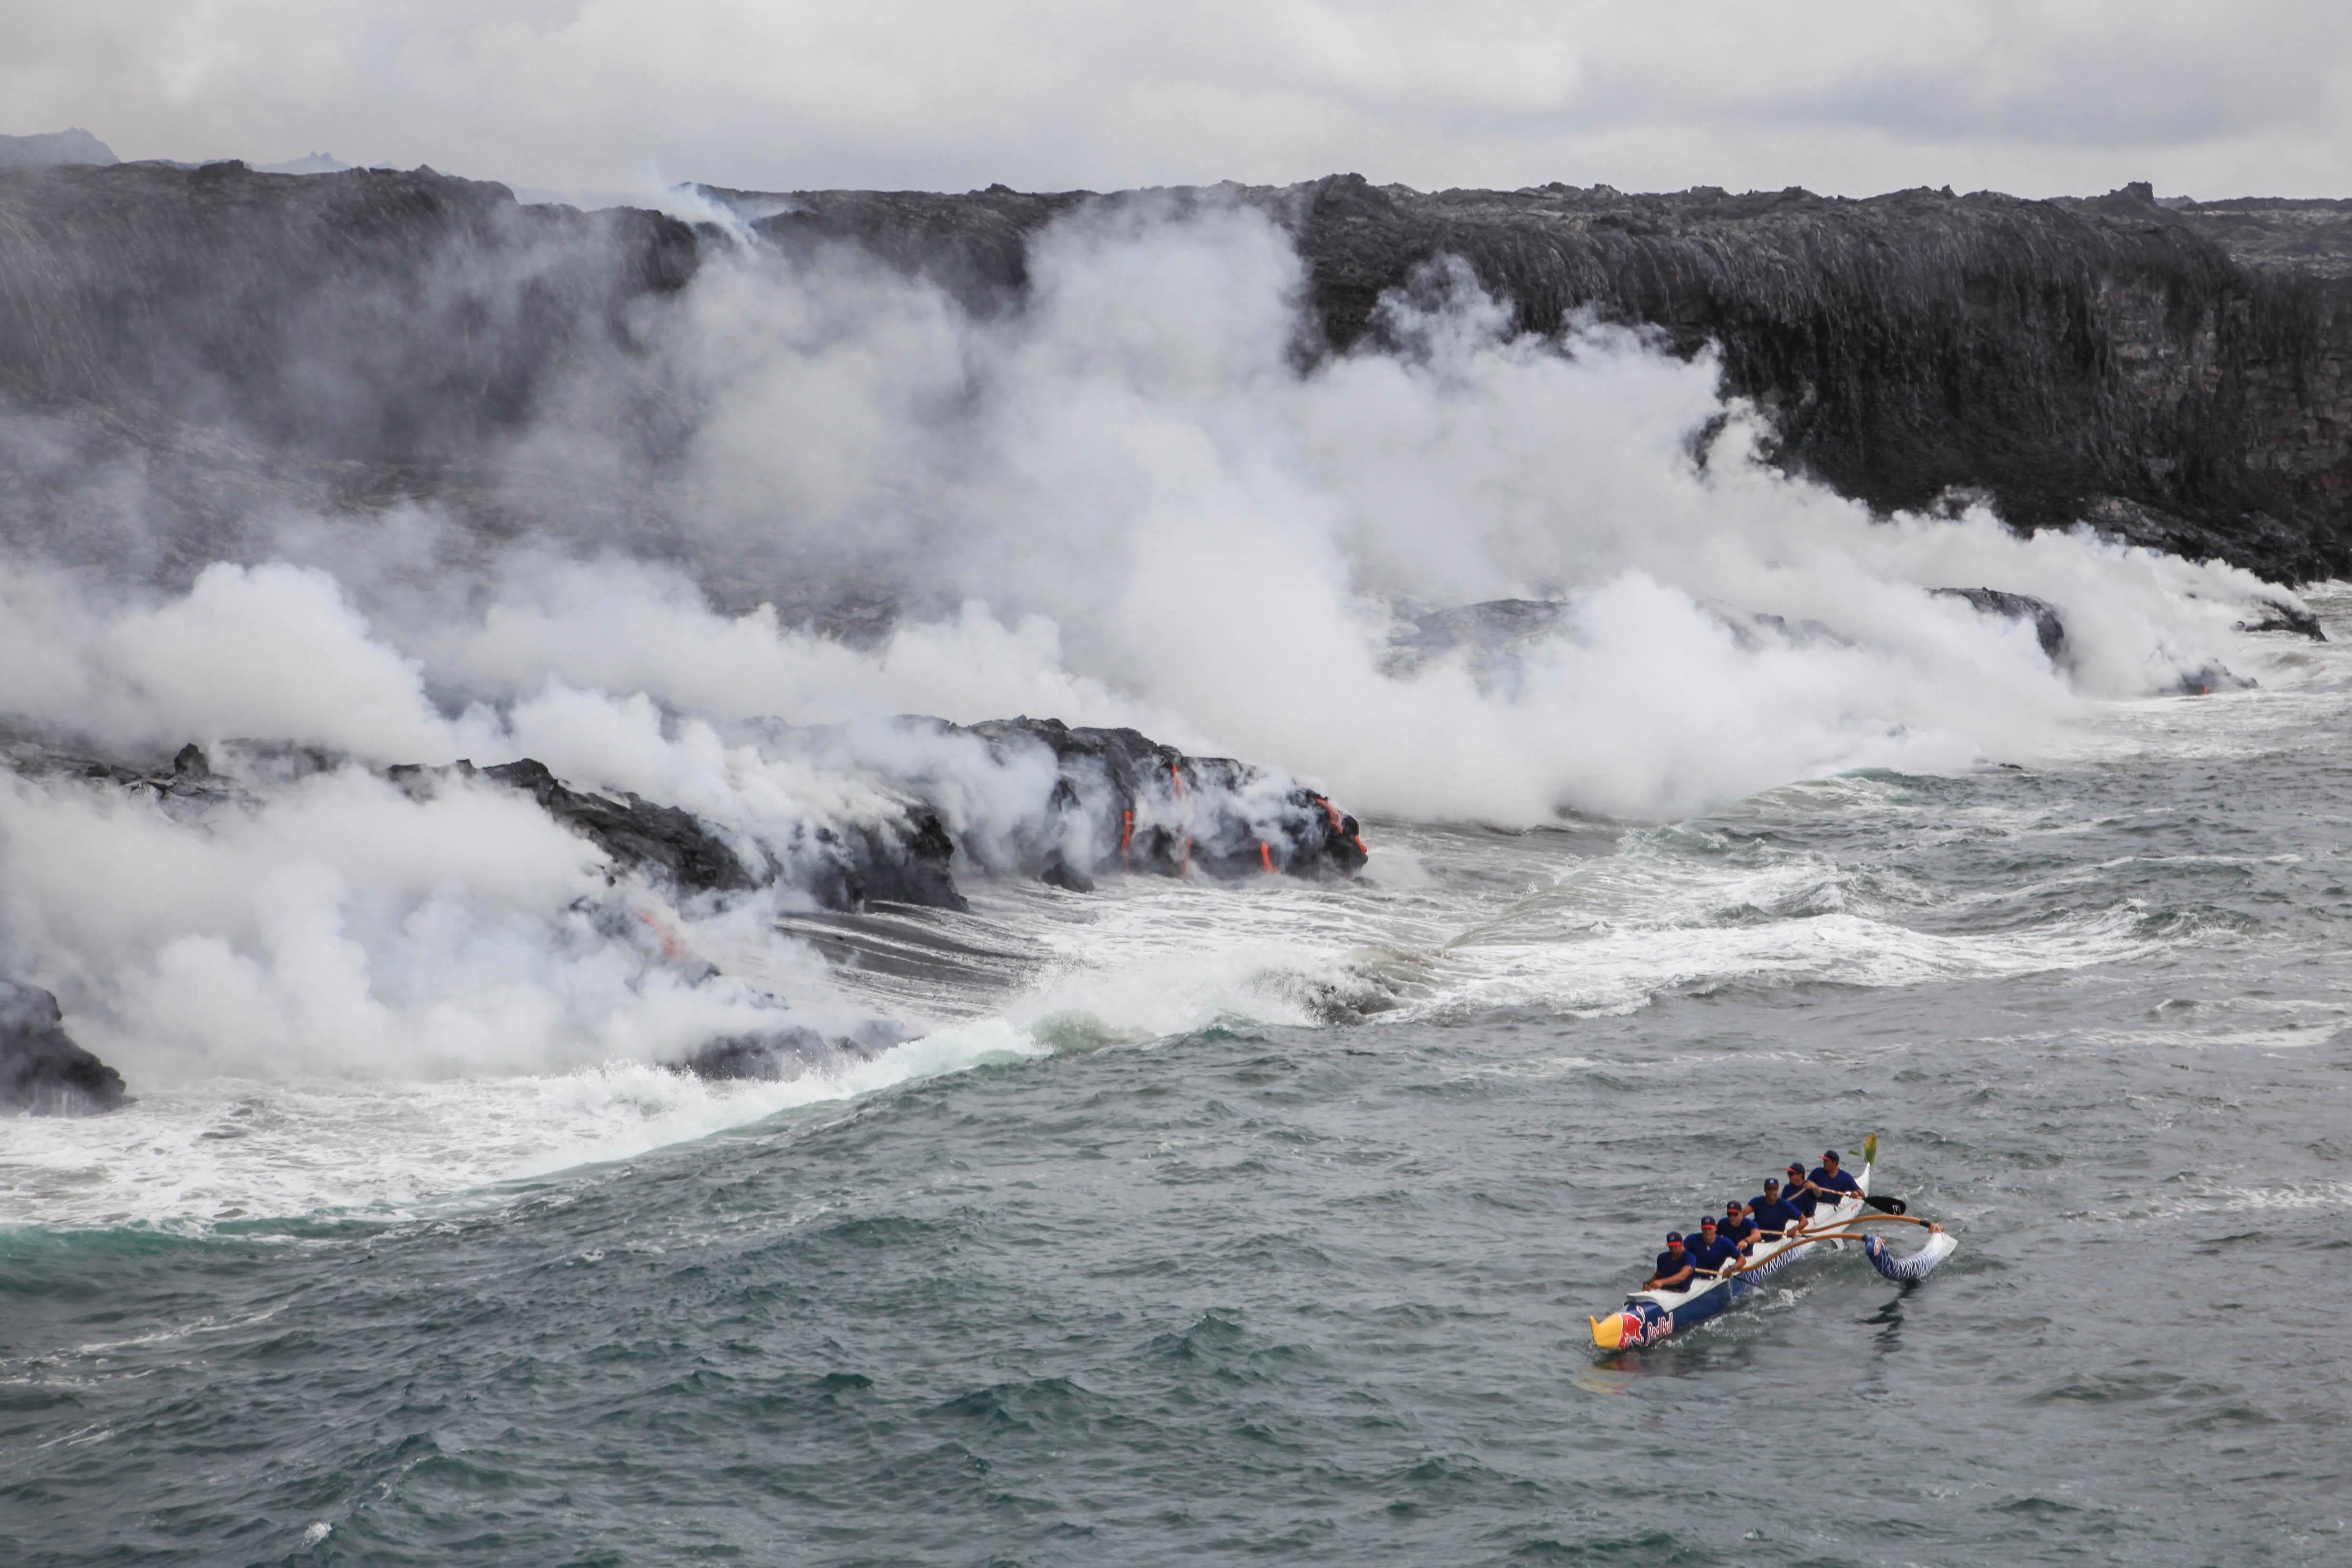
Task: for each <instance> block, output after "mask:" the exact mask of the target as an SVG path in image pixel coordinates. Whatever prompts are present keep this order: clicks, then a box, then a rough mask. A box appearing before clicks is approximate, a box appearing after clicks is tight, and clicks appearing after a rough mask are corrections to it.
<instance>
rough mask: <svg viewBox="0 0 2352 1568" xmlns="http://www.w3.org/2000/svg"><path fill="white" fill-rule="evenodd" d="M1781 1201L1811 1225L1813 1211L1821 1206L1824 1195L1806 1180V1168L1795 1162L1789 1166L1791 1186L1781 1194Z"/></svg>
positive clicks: (1791, 1162)
mask: <svg viewBox="0 0 2352 1568" xmlns="http://www.w3.org/2000/svg"><path fill="white" fill-rule="evenodd" d="M1780 1201H1781V1202H1782V1203H1785V1204H1787V1205H1789V1206H1790V1208H1792V1209H1795V1210H1796V1211H1797V1215H1798V1217H1800V1218H1801V1219H1803V1220H1804V1221H1806V1222H1807V1223H1808V1224H1811V1221H1812V1217H1813V1211H1814V1210H1815V1209H1816V1208H1819V1207H1820V1206H1821V1202H1822V1194H1819V1193H1817V1192H1815V1191H1814V1190H1813V1184H1812V1183H1811V1182H1809V1181H1807V1180H1805V1168H1804V1166H1802V1165H1801V1164H1798V1163H1796V1162H1794V1161H1790V1164H1789V1184H1788V1186H1787V1187H1785V1188H1783V1189H1782V1190H1781V1193H1780Z"/></svg>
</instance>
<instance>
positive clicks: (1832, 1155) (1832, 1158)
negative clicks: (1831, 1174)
mask: <svg viewBox="0 0 2352 1568" xmlns="http://www.w3.org/2000/svg"><path fill="white" fill-rule="evenodd" d="M1837 1157H1838V1155H1837V1151H1836V1150H1834V1149H1824V1150H1822V1159H1824V1160H1827V1161H1828V1162H1830V1163H1832V1164H1835V1163H1837Z"/></svg>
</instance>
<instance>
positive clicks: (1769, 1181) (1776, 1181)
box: [1764, 1176, 1780, 1187]
mask: <svg viewBox="0 0 2352 1568" xmlns="http://www.w3.org/2000/svg"><path fill="white" fill-rule="evenodd" d="M1764 1184H1765V1186H1767V1187H1777V1186H1779V1185H1780V1177H1778V1176H1767V1177H1765V1178H1764Z"/></svg>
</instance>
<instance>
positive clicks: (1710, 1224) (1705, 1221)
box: [1699, 1214, 1715, 1230]
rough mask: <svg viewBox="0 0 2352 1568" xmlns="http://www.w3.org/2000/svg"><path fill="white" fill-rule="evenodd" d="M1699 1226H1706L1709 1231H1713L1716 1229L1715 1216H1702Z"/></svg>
mask: <svg viewBox="0 0 2352 1568" xmlns="http://www.w3.org/2000/svg"><path fill="white" fill-rule="evenodd" d="M1699 1224H1701V1225H1703V1226H1706V1227H1707V1228H1708V1229H1710V1230H1712V1229H1714V1228H1715V1216H1714V1215H1711V1214H1710V1215H1700V1216H1699Z"/></svg>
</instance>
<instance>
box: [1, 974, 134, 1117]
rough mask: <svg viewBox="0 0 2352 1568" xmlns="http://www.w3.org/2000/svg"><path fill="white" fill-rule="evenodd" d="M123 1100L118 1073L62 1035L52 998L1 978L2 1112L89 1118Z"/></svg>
mask: <svg viewBox="0 0 2352 1568" xmlns="http://www.w3.org/2000/svg"><path fill="white" fill-rule="evenodd" d="M127 1098H128V1094H127V1092H126V1091H125V1089H123V1086H122V1075H121V1073H119V1072H116V1071H115V1070H114V1069H113V1068H110V1067H108V1066H107V1065H106V1064H105V1063H104V1062H102V1061H100V1060H99V1059H98V1058H96V1057H94V1056H92V1055H90V1054H89V1052H88V1051H86V1050H84V1049H82V1048H81V1047H79V1046H78V1045H76V1044H74V1043H73V1039H72V1037H70V1036H68V1034H67V1033H66V1030H65V1016H64V1015H63V1014H62V1013H60V1012H59V1011H58V999H57V998H56V997H55V996H52V995H51V994H48V993H47V992H46V991H43V990H39V989H37V988H36V987H34V986H30V985H20V984H16V982H15V981H13V980H0V1110H7V1111H28V1112H30V1113H31V1114H33V1115H35V1116H91V1115H96V1114H97V1113H99V1112H100V1111H107V1110H114V1109H115V1108H116V1107H118V1106H120V1105H121V1104H122V1103H123V1101H124V1100H126V1099H127Z"/></svg>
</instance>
